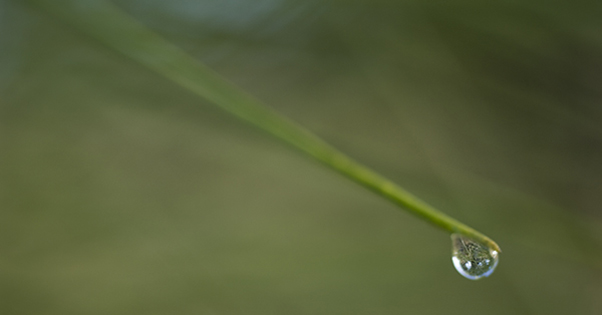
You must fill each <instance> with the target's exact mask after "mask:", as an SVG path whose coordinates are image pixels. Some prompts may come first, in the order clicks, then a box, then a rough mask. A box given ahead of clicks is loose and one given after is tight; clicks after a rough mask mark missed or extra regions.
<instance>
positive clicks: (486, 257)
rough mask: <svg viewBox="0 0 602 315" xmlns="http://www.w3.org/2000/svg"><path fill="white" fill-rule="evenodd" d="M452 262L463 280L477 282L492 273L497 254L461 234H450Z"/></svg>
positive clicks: (497, 257) (497, 258) (497, 259)
mask: <svg viewBox="0 0 602 315" xmlns="http://www.w3.org/2000/svg"><path fill="white" fill-rule="evenodd" d="M451 238H452V262H453V263H454V267H455V268H456V270H458V272H459V273H460V274H461V275H463V276H464V277H465V278H467V279H470V280H477V279H480V278H482V277H488V276H489V275H490V274H492V273H493V270H494V269H495V267H496V266H497V263H498V261H499V253H498V252H497V251H496V250H493V249H491V248H489V247H487V246H486V245H483V244H481V243H479V242H477V241H475V240H473V239H471V238H469V237H467V236H464V235H462V234H452V236H451Z"/></svg>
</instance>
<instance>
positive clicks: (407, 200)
mask: <svg viewBox="0 0 602 315" xmlns="http://www.w3.org/2000/svg"><path fill="white" fill-rule="evenodd" d="M30 2H32V3H33V4H35V5H36V6H38V7H40V8H42V9H44V10H45V11H47V12H50V13H52V14H54V15H56V16H58V17H59V18H61V19H62V20H65V21H67V22H68V23H70V24H72V25H73V26H75V27H77V28H78V29H80V30H82V31H84V32H85V33H87V34H89V35H91V36H93V37H94V38H96V39H98V40H100V41H101V42H103V43H104V44H106V45H108V46H109V47H112V48H113V49H115V50H117V51H119V52H121V53H123V54H125V55H126V56H128V57H130V58H132V59H133V60H135V61H137V62H139V63H141V64H143V65H144V66H146V67H148V68H150V69H152V70H154V71H156V72H158V73H159V74H161V75H163V76H165V77H167V78H169V79H170V80H172V81H174V82H175V83H177V84H179V85H181V86H182V87H185V88H187V89H188V90H190V91H192V92H194V93H196V94H198V95H199V96H201V97H203V98H205V99H207V100H209V101H211V102H212V103H214V104H215V105H217V106H219V107H220V108H222V109H223V110H225V111H227V112H229V113H231V114H233V115H234V116H236V117H238V118H240V119H241V120H244V121H246V122H248V123H250V124H252V125H254V126H256V127H258V128H261V129H263V130H265V131H267V132H268V133H270V134H272V135H273V136H275V137H277V138H279V139H281V140H283V141H284V142H286V143H288V144H290V145H292V146H294V147H296V148H297V149H299V150H301V151H303V152H305V153H307V154H308V155H310V156H312V157H313V158H315V159H316V160H318V161H320V162H322V163H323V164H325V165H326V166H328V167H329V168H331V169H334V170H336V171H338V172H339V173H341V174H343V175H345V176H347V177H348V178H350V179H352V180H354V181H355V182H357V183H359V184H361V185H363V186H365V187H367V188H369V189H371V190H372V191H374V192H376V193H377V194H379V195H381V196H383V197H385V198H387V199H389V200H391V201H393V202H394V203H395V204H397V205H399V206H401V208H403V209H406V210H409V211H410V212H412V213H414V214H415V215H417V216H419V217H421V218H423V219H424V220H426V221H427V222H430V223H432V224H434V225H435V226H437V227H439V228H442V229H443V230H446V231H448V232H450V233H461V234H464V235H466V236H469V237H471V238H473V239H475V240H478V241H480V242H481V243H484V244H485V245H488V246H490V247H491V248H493V249H495V250H497V251H500V248H499V246H498V245H497V244H496V243H495V242H494V241H493V240H491V239H490V238H489V237H487V236H485V235H484V234H482V233H480V232H478V231H476V230H475V229H473V228H471V227H469V226H467V225H465V224H463V223H461V222H459V221H457V220H455V219H453V218H451V217H449V216H447V215H445V214H444V213H442V212H440V211H438V210H436V209H435V208H433V207H431V206H429V205H428V204H426V203H425V202H423V201H421V200H420V199H418V198H417V197H415V196H414V195H412V194H410V193H409V192H407V191H406V190H405V189H403V188H401V187H399V186H397V185H396V184H394V183H393V182H391V181H390V180H388V179H386V178H384V177H383V176H381V175H379V174H377V173H375V172H374V171H372V170H370V169H368V168H367V167H365V166H363V165H361V164H360V163H358V162H356V161H354V160H352V159H351V158H349V157H348V156H346V155H345V154H343V153H341V152H340V151H338V150H337V149H335V148H334V147H332V146H330V145H329V144H327V143H326V142H324V141H323V140H321V139H320V138H318V137H317V136H315V135H314V134H312V133H311V132H309V131H307V130H306V129H305V128H303V127H301V126H299V125H297V124H296V123H294V122H292V121H290V120H289V119H287V118H285V117H283V116H281V115H279V114H277V113H276V112H274V111H272V110H271V109H269V108H268V107H266V106H265V105H263V103H261V102H260V101H258V100H256V99H255V98H253V97H252V96H250V95H249V94H247V93H246V92H244V91H242V90H241V89H240V88H238V87H236V86H235V85H233V84H231V83H230V82H228V81H226V80H225V79H223V78H222V77H221V76H219V75H218V74H217V73H215V72H213V71H212V70H211V69H209V68H207V67H206V66H204V65H203V64H202V63H200V62H199V61H197V60H195V59H194V58H192V57H191V56H190V55H188V54H186V53H185V52H184V51H182V50H181V49H179V48H178V47H176V46H174V45H173V44H171V43H169V42H168V41H166V40H165V39H163V38H162V37H160V36H159V35H157V34H155V33H154V32H152V31H150V30H149V29H148V28H146V27H145V26H143V25H142V24H140V23H138V22H137V21H136V20H135V19H133V18H131V17H130V16H128V15H127V14H125V13H124V12H122V11H121V10H119V9H118V8H117V7H115V6H113V5H112V4H110V3H108V2H106V1H78V0H61V1H59V0H30Z"/></svg>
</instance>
